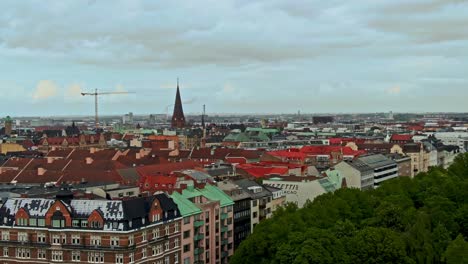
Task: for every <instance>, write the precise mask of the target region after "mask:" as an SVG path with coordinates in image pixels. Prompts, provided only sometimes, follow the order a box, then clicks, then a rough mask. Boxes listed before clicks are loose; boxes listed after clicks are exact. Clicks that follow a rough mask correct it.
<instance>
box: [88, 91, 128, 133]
mask: <svg viewBox="0 0 468 264" xmlns="http://www.w3.org/2000/svg"><path fill="white" fill-rule="evenodd" d="M111 94H129V92H98V89H95V90H94V92H93V93H81V95H82V96H86V95H92V96H94V126H95V128H96V130H97V129H98V128H99V113H98V107H99V102H98V97H99V96H100V95H111Z"/></svg>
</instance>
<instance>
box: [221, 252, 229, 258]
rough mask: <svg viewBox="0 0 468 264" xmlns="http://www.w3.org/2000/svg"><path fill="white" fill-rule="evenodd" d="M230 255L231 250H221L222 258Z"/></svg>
mask: <svg viewBox="0 0 468 264" xmlns="http://www.w3.org/2000/svg"><path fill="white" fill-rule="evenodd" d="M228 256H229V252H227V251H223V252H221V257H222V258H226V257H228Z"/></svg>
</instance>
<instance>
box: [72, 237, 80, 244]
mask: <svg viewBox="0 0 468 264" xmlns="http://www.w3.org/2000/svg"><path fill="white" fill-rule="evenodd" d="M71 241H72V244H73V245H79V244H80V236H79V235H72V240H71Z"/></svg>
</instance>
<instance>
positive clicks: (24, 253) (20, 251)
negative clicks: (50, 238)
mask: <svg viewBox="0 0 468 264" xmlns="http://www.w3.org/2000/svg"><path fill="white" fill-rule="evenodd" d="M16 257H17V258H20V259H29V258H31V252H30V251H29V248H17V249H16Z"/></svg>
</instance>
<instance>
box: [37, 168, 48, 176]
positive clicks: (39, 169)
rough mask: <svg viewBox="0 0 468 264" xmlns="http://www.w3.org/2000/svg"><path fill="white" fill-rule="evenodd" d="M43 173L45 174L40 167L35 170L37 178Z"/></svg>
mask: <svg viewBox="0 0 468 264" xmlns="http://www.w3.org/2000/svg"><path fill="white" fill-rule="evenodd" d="M45 172H46V169H44V168H41V167H39V168H37V175H38V176H42V175H44V173H45Z"/></svg>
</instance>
